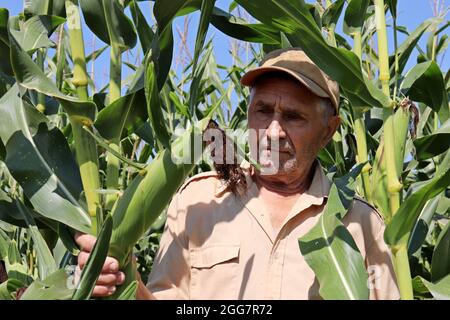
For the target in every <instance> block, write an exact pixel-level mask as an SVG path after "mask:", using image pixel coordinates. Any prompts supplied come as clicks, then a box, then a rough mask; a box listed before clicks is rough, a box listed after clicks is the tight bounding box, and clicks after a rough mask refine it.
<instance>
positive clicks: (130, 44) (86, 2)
mask: <svg viewBox="0 0 450 320" xmlns="http://www.w3.org/2000/svg"><path fill="white" fill-rule="evenodd" d="M80 6H81V9H82V11H83V16H84V19H85V21H86V24H87V25H88V27H89V28H90V29H91V30H92V32H93V33H94V34H95V35H96V36H97V37H99V38H100V39H101V40H102V41H103V42H105V43H107V44H109V45H113V44H114V45H117V46H118V47H120V48H121V50H122V51H125V50H126V49H129V48H134V46H135V45H136V41H137V37H136V32H135V30H134V27H133V23H132V22H131V20H130V19H129V18H128V17H127V16H126V14H125V13H124V10H123V8H122V7H121V5H120V4H119V2H118V0H80Z"/></svg>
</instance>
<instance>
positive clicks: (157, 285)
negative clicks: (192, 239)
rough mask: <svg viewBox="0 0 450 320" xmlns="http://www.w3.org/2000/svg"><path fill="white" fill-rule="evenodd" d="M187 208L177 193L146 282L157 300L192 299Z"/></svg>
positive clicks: (169, 209)
mask: <svg viewBox="0 0 450 320" xmlns="http://www.w3.org/2000/svg"><path fill="white" fill-rule="evenodd" d="M185 210H186V209H185V208H182V206H180V195H179V194H176V195H175V196H174V198H173V199H172V201H171V203H170V205H169V208H168V211H167V220H166V225H165V227H164V231H163V234H162V236H161V240H160V244H159V249H158V252H157V254H156V257H155V260H154V263H153V268H152V271H151V273H150V277H149V281H148V283H147V288H148V289H149V290H150V291H151V292H152V294H153V295H154V296H155V297H156V299H161V300H169V299H170V300H176V299H177V300H178V299H180V300H181V299H189V280H190V264H189V250H188V240H187V237H186V235H185V231H184V225H185V219H186V212H185Z"/></svg>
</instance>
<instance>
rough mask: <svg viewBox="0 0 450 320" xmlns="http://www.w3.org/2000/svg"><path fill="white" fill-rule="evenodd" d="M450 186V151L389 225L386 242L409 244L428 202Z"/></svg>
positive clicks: (392, 244) (390, 243)
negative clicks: (414, 228)
mask: <svg viewBox="0 0 450 320" xmlns="http://www.w3.org/2000/svg"><path fill="white" fill-rule="evenodd" d="M449 184H450V151H447V154H446V155H445V158H444V159H443V160H442V162H441V164H440V165H439V167H438V170H437V171H436V173H435V176H434V177H433V178H432V179H430V180H429V182H428V183H426V184H425V185H424V186H423V187H422V188H421V189H419V190H417V191H416V192H415V193H414V194H412V195H410V196H409V197H408V198H407V199H406V200H405V201H404V202H403V203H402V205H401V206H400V208H399V210H398V211H397V213H396V214H395V216H394V217H393V218H392V220H391V222H390V223H389V224H388V225H387V227H386V230H385V232H384V240H385V241H386V243H387V244H389V245H390V246H392V247H394V246H398V245H403V244H407V243H408V241H409V236H410V234H411V232H412V229H413V227H414V225H415V224H416V221H417V219H418V217H419V215H420V213H421V211H422V208H423V207H424V205H425V204H426V202H427V201H428V200H429V199H431V198H434V197H435V196H437V195H438V194H439V193H441V192H442V191H444V190H445V189H446V188H447V186H448V185H449Z"/></svg>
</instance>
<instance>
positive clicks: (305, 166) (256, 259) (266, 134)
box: [77, 48, 399, 299]
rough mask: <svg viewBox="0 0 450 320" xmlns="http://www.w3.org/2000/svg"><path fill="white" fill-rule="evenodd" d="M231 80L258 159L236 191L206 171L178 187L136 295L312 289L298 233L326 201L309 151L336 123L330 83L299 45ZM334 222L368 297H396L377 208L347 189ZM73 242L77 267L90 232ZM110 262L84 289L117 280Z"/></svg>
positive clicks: (275, 293)
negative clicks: (359, 268) (350, 244)
mask: <svg viewBox="0 0 450 320" xmlns="http://www.w3.org/2000/svg"><path fill="white" fill-rule="evenodd" d="M241 82H242V84H243V85H246V86H250V87H251V97H250V104H249V108H248V128H249V130H253V131H254V132H259V134H257V135H256V139H255V140H256V141H250V143H251V144H257V145H264V146H265V147H266V148H265V149H267V150H265V151H264V152H262V153H261V154H260V156H259V159H258V162H259V164H260V165H261V166H257V168H255V167H254V166H251V165H249V164H248V163H246V162H244V163H243V164H242V165H241V169H242V170H241V173H242V176H243V179H242V181H240V183H241V185H242V187H241V188H240V189H241V192H233V190H230V188H229V186H230V184H229V183H227V182H226V181H223V180H222V179H220V177H219V175H218V173H217V172H215V171H213V172H206V173H201V174H198V175H196V176H194V177H192V178H190V179H189V180H188V181H187V182H186V183H185V184H184V185H183V186H182V187H181V188H180V190H179V191H178V193H177V194H176V195H175V196H174V198H173V199H172V202H171V204H170V206H169V209H168V214H167V222H166V226H165V230H164V233H163V235H162V238H161V242H160V247H159V251H158V254H157V256H156V258H155V261H154V266H153V269H152V273H151V275H150V280H149V283H148V284H147V285H145V284H143V283H142V282H140V285H139V288H138V293H137V295H138V298H140V299H155V298H156V299H320V296H319V285H318V282H317V279H316V278H315V275H314V272H313V270H311V268H310V267H309V266H308V264H307V263H306V262H305V260H304V258H303V257H302V255H301V253H300V250H299V246H298V238H299V237H301V236H303V235H304V234H306V233H307V232H308V231H309V230H310V229H311V228H312V227H313V226H314V225H315V223H316V222H317V221H318V218H319V216H320V214H321V213H322V211H323V209H324V207H325V204H326V202H327V196H328V193H329V190H330V181H329V180H328V179H327V177H326V176H325V175H324V172H323V170H322V168H321V166H320V164H319V162H318V161H317V160H316V156H317V153H318V152H319V150H320V149H321V148H323V147H325V145H326V144H327V143H328V142H329V141H330V139H331V138H332V136H333V134H334V132H335V131H336V129H337V128H338V126H339V124H340V118H339V115H338V107H339V89H338V85H337V84H336V82H334V81H333V80H331V79H330V78H329V77H328V76H327V75H326V74H324V73H323V72H322V71H321V70H320V69H319V68H318V67H317V66H316V65H315V64H314V63H313V62H312V61H311V60H310V59H309V58H308V57H307V56H306V55H305V53H304V52H303V51H302V50H301V49H299V48H291V49H284V50H277V51H274V52H272V53H270V54H269V55H267V56H266V57H265V59H264V61H263V62H262V64H261V66H260V67H258V68H256V69H254V70H251V71H250V72H248V73H247V74H245V75H244V76H243V78H242V80H241ZM270 141H277V142H278V143H277V144H276V145H275V144H274V145H272V144H271V143H270ZM260 149H261V148H260ZM274 154H276V157H273V155H274ZM274 158H275V159H277V161H276V163H275V162H274V161H273V159H274ZM266 169H275V170H272V171H270V170H269V171H268V170H266ZM267 172H271V173H269V174H268V173H267ZM238 189H239V188H238ZM343 223H344V225H345V226H346V227H347V229H348V230H349V232H350V233H351V235H352V236H353V238H354V240H355V242H356V244H357V246H358V248H359V250H360V252H361V254H362V256H363V257H364V260H365V263H366V267H367V270H368V271H369V273H370V272H372V273H373V274H371V277H370V278H371V280H372V281H371V282H370V283H368V286H369V289H370V298H371V299H398V298H399V293H398V289H397V286H396V283H395V280H394V279H395V277H394V272H393V268H392V264H391V260H390V255H389V250H388V248H387V246H386V245H385V243H384V241H383V231H384V225H383V221H382V219H381V218H380V216H379V214H378V213H377V212H376V210H375V209H374V208H372V207H371V206H370V205H368V204H367V203H365V202H364V201H363V200H361V199H359V198H355V199H354V201H353V204H352V207H351V208H350V210H349V212H348V214H347V215H346V216H345V218H344V220H343ZM77 242H78V244H79V245H80V246H81V247H82V248H83V250H84V252H82V254H80V257H79V264H80V267H83V265H84V264H85V262H86V260H87V257H88V254H89V251H90V249H91V248H92V246H93V244H94V242H95V238H93V237H91V236H88V235H82V236H78V237H77ZM117 268H118V265H117V261H115V260H114V259H112V258H108V259H107V261H106V262H105V267H104V271H105V272H104V273H102V275H101V276H100V278H99V280H98V283H97V286H96V287H95V289H94V295H97V296H107V295H110V294H111V293H112V292H114V290H115V287H116V285H119V284H121V283H122V282H123V281H124V276H123V273H121V272H118V270H117Z"/></svg>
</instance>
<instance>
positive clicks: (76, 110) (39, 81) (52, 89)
mask: <svg viewBox="0 0 450 320" xmlns="http://www.w3.org/2000/svg"><path fill="white" fill-rule="evenodd" d="M9 39H10V44H11V52H10V54H11V62H12V66H13V69H14V74H15V76H16V80H17V82H18V83H20V84H21V85H22V86H24V87H26V88H27V89H32V90H36V91H37V92H40V93H43V94H46V95H47V96H50V97H54V98H55V99H57V100H58V101H59V102H60V103H61V105H62V106H63V108H64V109H65V111H66V112H67V113H68V115H69V116H70V117H72V119H74V120H76V121H80V122H84V123H86V124H89V123H92V122H93V121H94V119H95V116H96V112H97V110H96V106H95V104H94V103H92V102H87V101H79V100H78V99H75V98H72V97H68V96H65V95H64V94H62V93H61V92H60V91H59V90H58V89H57V88H56V86H55V85H54V84H53V82H52V81H51V80H50V79H49V78H47V77H46V75H45V74H44V72H43V71H42V70H41V69H40V68H39V67H38V66H37V65H36V64H35V63H34V62H33V60H31V58H30V56H29V55H28V54H27V53H26V52H25V51H23V50H22V48H21V47H20V46H19V44H18V43H17V41H16V40H15V39H14V38H13V37H12V36H10V38H9Z"/></svg>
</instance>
